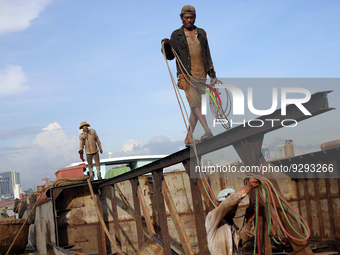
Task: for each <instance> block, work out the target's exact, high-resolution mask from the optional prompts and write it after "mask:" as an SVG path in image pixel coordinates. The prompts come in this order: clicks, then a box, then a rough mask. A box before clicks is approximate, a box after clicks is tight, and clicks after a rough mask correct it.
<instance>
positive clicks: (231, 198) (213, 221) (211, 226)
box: [205, 178, 260, 255]
mask: <svg viewBox="0 0 340 255" xmlns="http://www.w3.org/2000/svg"><path fill="white" fill-rule="evenodd" d="M259 185H260V182H259V181H258V180H257V179H254V178H250V179H249V182H248V184H247V185H246V186H244V187H243V188H242V189H240V190H239V191H237V192H235V190H234V189H230V188H229V189H224V190H222V191H221V192H220V193H219V194H218V197H217V199H218V202H220V205H219V206H218V207H216V208H215V209H214V210H212V211H211V212H209V213H208V215H207V218H206V221H205V228H206V230H207V240H208V249H209V251H210V253H211V254H213V255H215V254H218V255H238V254H242V253H241V252H240V251H239V246H241V245H243V244H244V243H246V242H247V241H248V240H249V239H250V238H252V237H253V233H252V232H251V225H252V222H253V220H254V218H255V211H249V212H247V213H246V215H245V218H246V224H245V225H244V226H243V228H242V229H241V230H240V229H239V228H238V227H237V226H236V225H235V224H234V217H235V215H236V211H237V207H238V204H239V203H240V202H241V200H242V199H243V198H244V197H245V196H246V195H247V194H248V193H249V192H250V191H251V190H253V189H254V188H256V187H258V186H259Z"/></svg>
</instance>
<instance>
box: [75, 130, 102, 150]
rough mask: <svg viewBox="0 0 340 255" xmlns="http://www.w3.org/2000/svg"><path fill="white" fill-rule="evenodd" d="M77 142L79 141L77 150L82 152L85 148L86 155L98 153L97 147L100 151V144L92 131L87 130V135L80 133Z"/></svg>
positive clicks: (95, 133)
mask: <svg viewBox="0 0 340 255" xmlns="http://www.w3.org/2000/svg"><path fill="white" fill-rule="evenodd" d="M79 140H80V147H79V150H84V146H85V152H86V154H94V153H96V152H97V151H98V147H99V149H100V150H101V149H102V144H101V143H100V140H99V137H98V135H97V132H96V130H94V129H89V130H88V132H87V134H85V133H81V134H80V136H79ZM97 145H98V147H97Z"/></svg>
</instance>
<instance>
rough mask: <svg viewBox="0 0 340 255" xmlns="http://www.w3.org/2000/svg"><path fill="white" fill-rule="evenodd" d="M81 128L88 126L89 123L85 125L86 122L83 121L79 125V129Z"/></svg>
mask: <svg viewBox="0 0 340 255" xmlns="http://www.w3.org/2000/svg"><path fill="white" fill-rule="evenodd" d="M83 126H88V127H89V126H90V124H89V123H87V122H86V121H83V122H82V123H80V126H79V129H81V128H82V127H83Z"/></svg>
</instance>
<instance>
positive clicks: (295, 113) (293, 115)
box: [99, 91, 333, 188]
mask: <svg viewBox="0 0 340 255" xmlns="http://www.w3.org/2000/svg"><path fill="white" fill-rule="evenodd" d="M330 92H331V91H324V92H317V93H315V94H313V95H312V96H311V99H310V100H309V101H308V102H307V103H305V104H303V105H304V107H305V108H306V109H307V110H308V111H309V112H310V113H311V114H312V115H307V116H306V115H304V114H303V113H302V112H301V111H300V109H298V108H297V107H296V106H295V105H288V106H287V107H286V113H287V114H286V115H285V116H282V115H281V109H278V110H276V111H275V112H274V113H272V114H270V115H266V116H261V117H259V118H258V120H262V121H263V123H264V124H263V126H262V127H257V128H254V127H249V126H246V127H244V126H243V125H240V126H237V127H235V128H232V129H230V130H228V131H226V132H224V133H221V134H218V135H216V136H214V137H212V138H210V139H207V140H206V141H204V142H202V143H199V144H198V145H197V146H196V147H197V151H198V153H199V154H200V155H203V154H206V153H210V152H213V151H215V150H218V149H221V148H224V147H227V146H230V145H232V144H234V143H236V142H239V141H241V140H244V139H245V138H248V139H251V137H254V136H258V135H260V134H261V135H263V134H265V133H268V132H271V131H274V130H276V129H279V128H281V127H282V125H281V122H282V121H284V120H285V119H294V120H295V121H297V122H299V121H302V120H305V119H308V118H311V117H314V116H316V115H318V114H321V113H324V112H327V111H330V110H333V108H329V106H328V99H327V94H328V93H330ZM268 119H275V120H278V121H266V120H268ZM289 123H291V124H292V123H293V122H288V121H286V122H285V125H288V124H289ZM190 157H191V155H190V148H187V149H184V150H181V151H178V152H176V153H173V154H171V155H169V156H167V157H164V158H162V159H159V160H156V161H154V162H152V163H150V164H147V165H144V166H142V167H139V168H136V169H134V170H133V171H130V172H127V173H124V174H122V175H119V176H117V177H114V178H111V179H108V180H105V181H103V182H101V183H100V184H99V188H102V187H105V186H108V185H112V184H114V183H118V182H122V181H126V180H129V179H131V178H135V177H138V176H140V175H144V174H147V173H150V172H153V171H156V170H158V169H162V168H165V167H169V166H172V165H174V164H177V163H180V162H183V161H184V160H187V159H189V158H190Z"/></svg>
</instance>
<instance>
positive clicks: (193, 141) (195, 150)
mask: <svg viewBox="0 0 340 255" xmlns="http://www.w3.org/2000/svg"><path fill="white" fill-rule="evenodd" d="M162 48H163V55H164V59H165V62H166V64H167V67H168V71H169V74H170V77H171V81H172V84H173V87H174V90H175V94H176V97H177V101H178V103H179V106H180V109H181V112H182V117H183V120H184V123H185V126H186V129H187V131H190V134H191V138H192V139H191V140H192V142H191V143H192V147H193V149H194V153H195V155H196V160H197V165H201V164H200V161H199V158H198V153H197V149H196V141H195V139H194V136H193V130H192V127H191V125H190V121H189V128H188V125H187V123H186V119H185V117H184V113H183V109H182V105H181V104H180V101H179V99H178V94H179V97H180V98H181V101H182V104H183V108H184V110H185V113H186V116H187V118H188V119H189V117H188V113H187V110H186V108H185V106H184V102H183V99H182V97H181V95H180V93H179V88H178V86H177V84H176V82H175V80H174V77H173V75H172V72H171V70H170V67H169V64H168V61H167V59H166V55H165V49H164V42H163V43H162ZM172 51H173V53H174V55H175V57H176V60H177V61H178V62H180V59H179V58H178V56H176V55H177V53H176V52H175V51H174V50H173V49H172ZM179 66H180V68H181V65H180V64H179ZM181 71H182V73H183V69H182V68H181ZM183 74H184V73H183ZM184 77H185V75H184ZM185 78H186V77H185ZM186 79H187V78H186ZM189 84H191V83H190V82H189ZM206 85H207V84H206ZM207 86H209V85H207ZM210 88H211V89H212V90H213V88H212V87H211V86H210ZM203 90H204V89H203ZM205 91H206V90H205ZM213 91H215V90H213ZM206 92H207V91H206ZM208 93H209V92H208ZM214 93H215V94H216V95H217V97H218V98H219V96H218V94H217V92H216V91H215V92H214ZM209 95H210V96H211V97H212V95H211V93H209ZM211 97H210V98H211ZM214 100H215V99H214ZM215 103H216V100H215ZM200 177H201V181H202V179H203V181H202V184H203V187H204V190H205V192H206V194H207V196H208V198H209V200H210V202H211V203H212V204H213V206H214V207H217V199H216V197H215V195H214V193H213V192H212V189H211V187H210V185H209V183H208V181H207V180H206V176H205V175H204V174H203V175H202V173H201V172H200ZM207 187H208V188H209V190H210V192H211V193H210V194H209V192H208V190H207Z"/></svg>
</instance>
